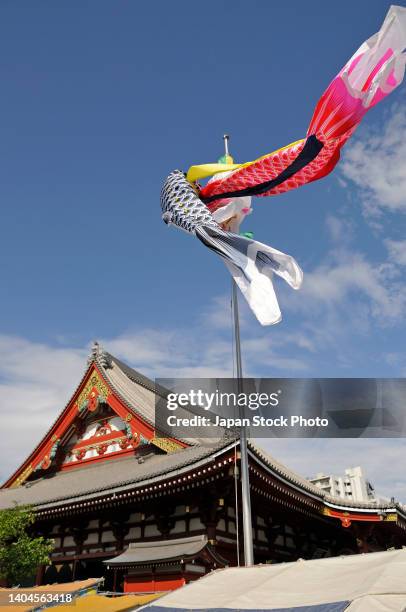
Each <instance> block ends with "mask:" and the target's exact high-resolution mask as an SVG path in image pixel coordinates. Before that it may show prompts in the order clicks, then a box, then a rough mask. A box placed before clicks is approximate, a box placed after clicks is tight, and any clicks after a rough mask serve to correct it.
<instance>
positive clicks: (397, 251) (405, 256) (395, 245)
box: [385, 240, 406, 266]
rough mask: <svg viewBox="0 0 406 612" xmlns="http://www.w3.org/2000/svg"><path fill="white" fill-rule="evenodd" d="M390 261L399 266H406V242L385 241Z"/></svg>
mask: <svg viewBox="0 0 406 612" xmlns="http://www.w3.org/2000/svg"><path fill="white" fill-rule="evenodd" d="M385 245H386V247H387V249H388V252H389V259H390V260H391V261H392V262H393V263H395V264H397V265H399V266H406V240H385Z"/></svg>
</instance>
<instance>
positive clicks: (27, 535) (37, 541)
mask: <svg viewBox="0 0 406 612" xmlns="http://www.w3.org/2000/svg"><path fill="white" fill-rule="evenodd" d="M34 521H35V514H34V511H33V510H32V508H31V507H30V506H15V507H14V508H11V509H9V510H2V511H0V577H1V578H5V579H6V580H7V582H8V583H9V585H17V584H19V583H20V582H21V581H23V580H24V579H27V578H30V577H31V576H33V575H35V572H36V570H37V567H38V565H41V564H48V563H49V555H50V553H51V551H52V550H53V548H54V542H53V540H47V539H45V538H44V537H42V536H39V537H35V536H33V535H32V533H31V527H32V525H33V523H34Z"/></svg>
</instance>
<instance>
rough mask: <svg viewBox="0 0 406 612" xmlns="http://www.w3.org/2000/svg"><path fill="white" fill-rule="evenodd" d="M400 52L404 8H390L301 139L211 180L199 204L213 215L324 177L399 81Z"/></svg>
mask: <svg viewBox="0 0 406 612" xmlns="http://www.w3.org/2000/svg"><path fill="white" fill-rule="evenodd" d="M405 47H406V8H403V7H399V6H391V7H390V9H389V11H388V13H387V15H386V18H385V21H384V23H383V24H382V27H381V29H380V30H379V32H378V33H377V34H375V35H374V36H372V37H371V38H369V39H368V40H367V41H366V42H364V43H363V44H362V45H361V47H360V48H359V49H358V51H356V53H355V54H354V55H353V56H352V58H351V59H350V60H349V61H348V62H347V64H346V65H345V66H344V68H343V69H342V70H341V71H340V72H339V74H338V75H337V76H336V77H335V79H333V81H332V82H331V83H330V85H329V86H328V88H327V89H326V91H325V92H324V94H323V95H322V97H321V98H320V100H319V102H318V103H317V105H316V108H315V110H314V114H313V117H312V120H311V122H310V125H309V129H308V130H307V135H306V138H304V139H303V140H299V141H297V142H295V143H293V144H291V145H288V146H287V147H284V148H282V149H279V150H277V151H274V152H273V153H270V154H268V155H265V156H263V157H261V158H259V159H257V160H255V161H253V162H248V163H246V164H241V165H239V167H237V169H235V170H233V171H231V172H227V173H223V175H219V176H214V177H213V178H212V179H211V181H210V182H209V183H208V184H207V185H206V186H205V187H203V188H202V189H201V190H200V198H201V200H202V201H203V202H205V203H206V205H207V206H208V207H209V209H210V210H212V211H214V210H216V209H218V208H219V207H221V206H222V204H223V202H222V201H221V200H222V199H224V198H232V197H242V196H252V195H256V196H260V197H262V196H271V195H278V194H281V193H284V192H286V191H290V190H291V189H295V188H297V187H300V186H301V185H305V184H306V183H310V182H312V181H316V180H318V179H320V178H322V177H324V176H326V175H327V174H329V173H330V172H331V171H332V170H333V168H334V166H335V165H336V164H337V162H338V160H339V158H340V150H341V147H342V146H343V145H344V144H345V142H346V141H347V140H348V138H349V137H350V136H351V135H352V134H353V133H354V131H355V129H356V128H357V126H358V125H359V123H360V122H361V120H362V118H363V116H364V115H365V114H366V112H367V111H368V110H369V109H370V108H372V107H373V106H375V104H377V103H378V102H380V101H381V100H383V99H384V98H385V97H386V96H387V95H389V94H390V93H391V91H393V90H394V89H395V88H396V87H397V86H398V85H399V84H400V83H401V82H402V80H403V76H404V72H405V64H406V54H405V53H404V49H405ZM224 203H226V201H225V200H224Z"/></svg>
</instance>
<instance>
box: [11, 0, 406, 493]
mask: <svg viewBox="0 0 406 612" xmlns="http://www.w3.org/2000/svg"><path fill="white" fill-rule="evenodd" d="M22 6H23V7H24V9H23V10H22ZM388 7H389V4H388V3H387V2H384V1H381V0H358V1H357V2H356V3H352V5H351V11H349V10H348V9H346V8H345V7H343V5H342V3H341V4H340V3H337V2H332V1H328V2H325V1H315V0H309V1H308V2H306V3H303V2H299V1H298V0H297V1H295V2H290V3H276V2H270V1H269V0H251V1H250V2H239V1H231V0H227V1H219V0H216V1H215V2H214V1H210V0H209V1H208V2H205V3H204V5H199V4H196V3H190V2H184V1H180V0H175V1H174V2H157V1H149V2H141V1H137V2H136V1H135V0H134V1H133V2H129V1H122V0H115V1H113V0H109V1H106V0H97V1H96V0H93V1H85V0H82V2H80V3H72V2H68V1H66V0H65V1H62V2H57V3H55V2H52V1H51V0H40V1H38V2H35V3H28V2H26V3H24V4H23V5H22V4H21V3H16V2H9V1H6V2H3V3H1V7H0V73H1V76H2V96H1V99H0V113H1V117H2V129H1V139H0V205H1V214H2V237H1V242H0V254H1V262H2V266H1V270H0V275H1V285H0V287H1V289H0V291H1V319H0V411H1V413H2V415H3V416H2V420H3V423H4V425H6V424H8V426H9V427H11V430H12V431H15V435H12V436H11V437H10V449H9V451H7V455H8V457H9V458H8V464H7V465H6V466H5V467H4V469H5V470H8V469H11V467H12V465H15V463H16V462H17V461H18V460H20V459H22V455H23V454H24V452H25V451H26V450H28V449H27V447H26V443H28V442H27V440H29V439H31V436H32V435H34V434H35V436H34V437H39V436H40V435H41V432H42V431H43V430H44V429H45V428H46V427H47V425H48V424H49V421H50V419H51V418H54V416H55V415H56V414H57V412H58V411H59V410H60V409H61V408H62V406H63V405H64V403H65V401H66V400H67V399H68V396H69V393H70V392H71V390H72V389H73V387H74V386H75V384H76V382H77V379H78V376H79V375H80V374H81V372H82V370H83V367H84V365H85V356H86V353H87V352H88V347H89V343H90V342H91V341H92V340H93V339H94V338H98V339H99V340H101V341H102V342H103V344H104V346H105V347H106V348H107V349H108V350H110V351H111V352H115V353H116V354H117V355H119V356H121V357H122V358H124V359H126V360H127V361H128V362H129V363H130V364H131V365H133V366H135V367H138V368H139V369H140V370H142V371H143V372H144V373H146V374H151V375H155V374H157V375H161V376H164V375H168V374H169V375H170V374H173V373H177V374H179V375H182V374H185V375H196V374H198V373H201V374H203V375H204V374H217V375H227V374H231V373H232V355H231V349H230V346H231V344H230V340H231V327H230V312H229V292H230V281H229V278H228V276H227V275H228V273H227V271H226V270H225V268H224V266H223V265H222V263H221V262H220V261H218V260H217V258H216V257H215V256H214V255H212V254H211V253H209V252H206V250H205V249H204V248H203V247H202V246H201V244H200V243H198V242H197V241H196V240H194V239H193V238H191V237H188V236H186V235H185V234H183V233H181V232H177V231H176V230H174V229H168V228H167V227H166V226H165V225H164V224H163V223H162V222H161V218H160V216H161V215H160V208H159V191H160V187H161V183H162V180H163V179H164V177H165V176H166V174H167V173H168V172H169V171H171V170H172V169H174V168H178V167H179V168H182V169H187V167H188V166H189V165H190V164H192V163H203V162H207V161H212V160H215V159H216V158H217V157H218V156H219V155H220V154H221V153H222V135H223V133H224V132H228V133H229V134H231V149H232V153H233V154H234V156H235V158H236V159H237V160H241V161H245V160H248V159H252V158H255V157H257V156H259V155H261V154H264V153H266V152H268V151H271V150H273V149H275V148H278V147H280V146H283V145H285V144H287V143H289V142H291V141H293V140H296V139H298V138H301V137H303V136H304V135H305V132H306V129H307V125H308V122H309V120H310V118H311V115H312V111H313V108H314V105H315V103H316V102H317V100H318V98H319V96H320V95H321V93H322V92H323V90H324V89H325V88H326V86H327V85H328V83H329V81H330V80H331V79H332V78H333V76H334V75H335V74H336V73H337V72H338V70H339V69H340V68H341V67H342V65H343V64H344V63H345V62H346V61H347V60H348V59H349V57H350V56H351V55H352V54H353V52H354V51H355V50H356V49H357V48H358V46H359V45H360V44H361V43H362V42H363V41H364V40H365V39H366V38H368V37H369V36H370V35H371V34H373V33H374V32H376V31H377V30H378V29H379V26H380V24H381V23H382V21H383V19H384V16H385V14H386V11H387V9H388ZM405 99H406V94H405V87H404V86H403V87H400V88H399V89H398V90H397V91H395V92H394V93H393V94H392V95H391V96H390V98H389V99H387V100H386V101H385V102H383V103H382V104H381V105H379V106H378V107H376V108H375V109H373V110H372V111H371V112H370V113H369V114H368V115H367V116H366V118H365V120H364V122H363V124H362V126H361V127H360V129H359V130H358V132H357V134H356V136H355V137H354V138H353V140H352V141H351V142H350V143H349V144H348V145H347V147H346V150H345V155H344V158H343V160H342V162H341V164H340V166H339V167H337V169H336V171H335V172H334V173H333V174H332V175H330V176H329V177H327V178H326V179H324V180H323V181H320V182H318V183H314V184H311V185H308V186H306V187H304V188H301V189H299V190H296V191H293V192H290V193H288V194H285V195H283V196H279V197H277V198H269V199H264V198H262V199H258V200H256V201H255V202H254V214H253V215H251V217H250V218H249V219H247V221H246V225H245V228H244V229H246V230H252V231H253V232H254V234H255V237H256V238H257V239H258V240H260V241H262V242H265V243H267V244H270V245H272V246H274V247H276V248H279V249H280V250H282V251H285V252H287V253H289V254H291V255H293V256H294V257H295V258H296V259H297V260H298V262H299V263H300V265H301V266H302V268H303V270H304V273H305V282H304V286H303V289H302V290H301V292H299V293H298V292H292V291H291V290H290V289H289V288H286V287H283V286H282V285H281V286H278V293H279V296H280V302H281V306H282V311H283V314H284V320H283V322H282V323H281V324H280V325H278V326H276V327H271V328H260V327H259V326H258V324H257V323H256V321H255V320H254V319H253V317H252V315H251V314H250V313H249V312H248V311H247V309H246V308H245V306H244V305H243V304H242V335H243V341H244V344H243V350H244V368H245V371H246V372H247V374H255V375H263V376H272V375H278V376H403V375H405V372H406V361H405V352H404V345H405V331H404V317H403V313H404V312H405V307H406V290H405V287H404V281H405V270H406V268H405V265H406V241H405V239H404V237H405V236H404V235H405V212H406V196H405V193H406V191H405V189H406V169H405V168H406V145H405V142H406V113H405ZM11 413H12V414H13V420H12V423H10V424H9V423H8V419H9V416H10V414H11ZM27 419H31V420H30V423H31V424H32V429H31V431H30V434H29V436H28V438H27V436H25V437H24V436H21V429H22V428H24V423H27ZM13 428H14V429H13ZM11 430H10V431H11ZM31 432H34V433H31ZM278 443H279V442H278ZM286 444H288V442H287V443H286ZM289 444H290V441H289ZM382 444H383V443H382ZM386 444H387V443H386ZM287 448H288V447H287V446H286V447H283V448H282V446H281V447H280V449H279V450H278V451H277V452H276V454H278V452H279V453H280V455H279V456H280V457H281V458H282V459H284V458H285V457H286V458H287V459H288V458H289V457H290V456H291V453H290V450H289V449H288V450H286V449H287ZM289 448H290V447H289ZM296 448H299V446H298V447H296ZM342 448H343V447H340V448H338V447H337V453H336V455H334V456H337V457H341V459H337V460H336V462H335V463H334V465H332V466H331V469H337V470H338V469H343V468H344V467H347V465H346V464H345V465H344V462H348V461H350V457H351V454H350V455H349V454H348V453H349V451H348V448H347V447H346V450H345V452H341V450H340V449H342ZM354 448H355V447H354ZM359 448H360V447H357V449H359ZM393 448H395V445H394V446H393V447H389V446H386V447H385V449H386V450H385V451H384V450H383V447H382V453H384V452H388V453H390V452H392V450H391V449H393ZM399 448H400V453H404V450H405V447H404V446H403V447H399ZM357 449H356V451H354V452H355V453H356V452H358V450H357ZM298 454H299V455H300V453H298ZM402 456H403V455H402V454H401V455H400V457H402ZM354 457H355V455H354ZM347 460H348V461H347ZM292 461H293V459H292ZM309 461H310V459H309ZM340 461H341V463H340ZM354 461H355V458H354ZM364 463H366V460H365V461H364ZM4 465H5V464H3V466H4ZM297 466H298V469H299V468H300V467H301V462H300V461H297ZM306 467H307V465H306ZM365 467H366V469H368V465H365ZM308 468H309V473H311V471H318V470H313V464H311V465H310V464H308ZM303 469H305V468H303ZM377 474H378V472H377ZM379 474H380V473H379ZM379 474H378V475H377V476H376V478H378V480H379V479H380V478H381V475H379ZM4 476H6V474H4ZM381 480H382V482H383V485H382V486H385V487H387V484H385V483H384V479H383V478H382V479H381ZM391 487H392V489H391V490H393V488H395V489H396V490H399V491H403V493H399V494H400V495H404V499H405V501H406V484H405V483H404V482H403V481H402V482H400V484H399V483H398V481H396V483H395V482H393V483H391Z"/></svg>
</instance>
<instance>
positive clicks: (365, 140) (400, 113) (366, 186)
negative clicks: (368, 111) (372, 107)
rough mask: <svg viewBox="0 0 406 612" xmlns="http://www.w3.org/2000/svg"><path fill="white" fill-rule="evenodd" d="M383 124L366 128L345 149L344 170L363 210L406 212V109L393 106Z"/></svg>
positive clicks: (373, 212)
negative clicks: (353, 186)
mask: <svg viewBox="0 0 406 612" xmlns="http://www.w3.org/2000/svg"><path fill="white" fill-rule="evenodd" d="M387 116H389V118H388V120H387V121H386V123H385V125H384V127H382V126H379V127H378V128H376V129H371V130H370V131H369V132H366V131H365V130H364V131H363V132H362V136H360V137H358V138H357V137H356V136H355V137H354V138H353V139H352V140H351V141H350V143H349V144H348V145H346V147H345V149H344V150H343V158H342V161H341V164H340V170H341V173H342V174H343V175H344V177H345V178H346V179H347V181H350V182H352V183H354V184H355V185H356V186H357V187H358V188H359V192H360V195H361V199H362V203H363V207H364V211H365V212H366V213H367V214H368V215H372V216H376V215H379V214H380V213H382V212H383V211H385V210H386V211H391V212H406V109H405V107H404V106H397V105H392V107H391V108H390V110H389V112H388V114H387Z"/></svg>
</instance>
